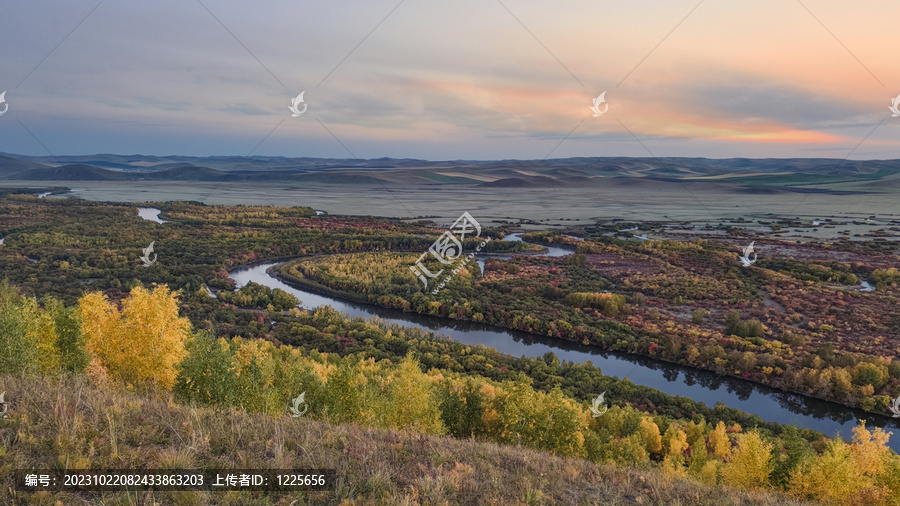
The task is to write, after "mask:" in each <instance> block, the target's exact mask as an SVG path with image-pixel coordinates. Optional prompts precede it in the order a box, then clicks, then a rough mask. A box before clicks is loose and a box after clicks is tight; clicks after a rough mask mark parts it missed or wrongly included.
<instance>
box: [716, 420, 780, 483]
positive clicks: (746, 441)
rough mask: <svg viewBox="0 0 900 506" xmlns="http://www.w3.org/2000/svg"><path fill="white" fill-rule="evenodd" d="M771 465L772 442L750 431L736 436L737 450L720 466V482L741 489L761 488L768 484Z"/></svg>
mask: <svg viewBox="0 0 900 506" xmlns="http://www.w3.org/2000/svg"><path fill="white" fill-rule="evenodd" d="M772 466H773V462H772V444H771V443H768V442H766V441H765V440H764V439H763V438H762V437H761V436H760V435H759V434H758V433H756V432H753V431H751V432H748V433H746V434H743V435H741V436H740V437H739V438H738V447H737V450H735V451H734V452H732V454H731V457H730V458H729V459H728V462H727V463H726V464H725V465H724V466H723V467H722V482H723V483H725V484H727V485H731V486H732V487H737V488H743V489H751V488H763V487H766V486H768V483H769V475H770V474H772Z"/></svg>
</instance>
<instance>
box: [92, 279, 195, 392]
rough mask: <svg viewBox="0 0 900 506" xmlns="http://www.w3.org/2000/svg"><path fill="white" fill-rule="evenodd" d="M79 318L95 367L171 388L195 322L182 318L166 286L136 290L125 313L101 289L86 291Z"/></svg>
mask: <svg viewBox="0 0 900 506" xmlns="http://www.w3.org/2000/svg"><path fill="white" fill-rule="evenodd" d="M78 316H79V317H80V319H81V322H82V332H83V334H84V341H85V347H86V348H87V350H88V352H89V353H90V354H91V358H92V364H93V365H94V366H95V367H99V368H100V369H102V370H103V371H105V373H106V374H107V375H108V376H109V377H110V378H115V379H121V380H122V381H124V382H125V383H126V384H130V385H136V384H138V383H143V382H147V381H151V382H155V383H157V384H158V385H160V386H161V387H163V388H166V389H171V388H172V385H173V384H174V383H175V375H176V372H177V371H176V370H175V366H176V365H177V364H178V363H179V362H181V360H182V358H184V356H185V355H186V352H185V341H186V340H187V337H188V334H189V332H190V322H189V321H188V319H187V318H181V317H179V316H178V298H177V295H176V294H175V293H173V292H172V291H171V290H169V288H168V287H167V286H158V287H156V288H154V289H153V290H152V291H150V290H147V289H146V288H144V287H141V286H138V287H135V288H133V289H132V290H131V296H130V297H128V298H127V299H124V300H123V301H122V309H121V311H120V310H119V308H118V307H116V305H115V304H113V303H111V302H110V301H109V300H108V299H107V297H106V296H105V295H103V294H102V293H100V292H94V293H89V294H86V295H84V296H83V297H81V299H80V300H79V301H78Z"/></svg>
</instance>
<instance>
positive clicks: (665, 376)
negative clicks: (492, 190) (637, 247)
mask: <svg viewBox="0 0 900 506" xmlns="http://www.w3.org/2000/svg"><path fill="white" fill-rule="evenodd" d="M504 239H505V240H521V238H520V237H518V235H514V236H507V237H505V238H504ZM569 253H571V250H569V249H566V248H561V247H551V248H549V251H548V252H547V253H545V255H547V256H563V255H566V254H569ZM494 258H502V257H498V256H494ZM479 261H480V263H483V261H484V259H483V258H480V259H479ZM278 264H279V262H269V263H262V264H258V265H254V266H250V267H245V268H241V269H237V270H235V271H232V272H231V273H230V276H231V277H232V278H233V279H234V280H235V281H236V282H237V285H238V287H241V286H243V285H245V284H246V283H247V282H249V281H254V282H256V283H259V284H262V285H266V286H269V287H271V288H281V289H282V290H284V291H286V292H289V293H291V294H293V295H295V296H297V297H298V298H299V299H300V301H301V306H302V307H304V308H307V309H313V308H316V307H318V306H322V305H329V306H331V307H332V308H334V309H335V310H337V311H340V312H342V313H345V314H347V315H349V316H351V317H361V318H371V317H378V318H381V319H383V320H385V321H387V322H389V323H395V324H398V325H404V326H407V327H417V328H420V329H422V330H425V331H431V332H437V333H440V334H442V335H446V336H449V337H450V338H451V339H453V340H456V341H459V342H462V343H465V344H468V345H472V346H477V345H484V346H487V347H490V348H494V349H496V350H498V351H500V352H501V353H505V354H508V355H512V356H516V357H518V356H523V355H524V356H527V357H541V356H543V355H544V354H545V353H548V352H553V353H555V354H556V356H557V357H559V359H560V360H561V361H562V360H569V361H571V362H575V363H582V362H585V361H590V362H591V363H592V364H593V365H594V366H596V367H599V368H600V370H602V371H603V374H605V375H607V376H616V377H618V378H625V377H627V378H628V379H629V380H630V381H631V382H632V383H635V384H638V385H644V386H648V387H651V388H655V389H657V390H660V391H662V392H665V393H667V394H670V395H683V396H685V397H689V398H691V399H693V400H695V401H700V402H703V403H705V404H706V405H707V406H710V407H712V406H714V405H715V404H716V403H723V404H725V405H726V406H728V407H732V408H736V409H740V410H742V411H745V412H747V413H751V414H754V415H757V416H759V417H760V418H762V419H764V420H767V421H771V422H777V423H782V424H793V425H797V426H800V427H805V428H809V429H813V430H817V431H819V432H822V433H824V434H825V435H828V436H834V435H835V434H836V433H838V432H840V434H841V436H843V437H845V438H849V437H850V435H851V432H850V430H851V429H852V428H853V427H854V426H856V424H857V419H865V420H866V425H867V426H869V427H872V426H877V427H886V428H888V429H896V428H900V425H898V424H897V421H896V420H893V419H891V418H889V417H887V416H878V415H872V414H870V413H866V412H864V411H860V410H856V409H852V408H848V407H845V406H841V405H838V404H834V403H830V402H825V401H821V400H818V399H812V398H809V397H806V396H803V395H798V394H792V393H788V392H783V391H779V390H775V389H773V388H769V387H766V386H763V385H758V384H755V383H752V382H749V381H745V380H742V379H739V378H731V377H721V376H717V375H716V374H714V373H712V372H709V371H703V370H699V369H694V368H690V367H683V366H679V365H675V364H671V363H667V362H661V361H658V360H654V359H650V358H646V357H639V356H632V355H626V354H621V353H611V352H604V351H602V350H599V349H596V348H594V347H589V346H583V345H580V344H577V343H569V342H566V341H561V340H556V339H549V338H542V337H540V336H535V335H532V334H528V333H526V332H521V331H516V330H507V329H503V328H499V327H493V326H490V325H485V324H480V323H475V322H466V321H457V320H451V319H445V318H438V317H434V316H428V315H419V314H415V313H405V312H402V311H399V310H394V309H387V308H381V307H378V306H373V305H369V304H361V303H356V302H351V301H347V300H342V299H337V298H334V297H330V296H327V295H323V294H320V293H315V292H312V291H309V290H305V289H302V288H298V287H294V286H290V285H288V284H286V283H284V282H283V281H281V280H279V279H278V278H276V277H274V276H272V275H270V274H269V273H268V270H269V269H270V268H271V267H273V266H275V265H278ZM597 393H598V394H599V393H600V392H597ZM892 432H893V431H892ZM890 446H891V448H893V449H894V451H898V452H900V438H897V437H894V438H892V439H891V441H890Z"/></svg>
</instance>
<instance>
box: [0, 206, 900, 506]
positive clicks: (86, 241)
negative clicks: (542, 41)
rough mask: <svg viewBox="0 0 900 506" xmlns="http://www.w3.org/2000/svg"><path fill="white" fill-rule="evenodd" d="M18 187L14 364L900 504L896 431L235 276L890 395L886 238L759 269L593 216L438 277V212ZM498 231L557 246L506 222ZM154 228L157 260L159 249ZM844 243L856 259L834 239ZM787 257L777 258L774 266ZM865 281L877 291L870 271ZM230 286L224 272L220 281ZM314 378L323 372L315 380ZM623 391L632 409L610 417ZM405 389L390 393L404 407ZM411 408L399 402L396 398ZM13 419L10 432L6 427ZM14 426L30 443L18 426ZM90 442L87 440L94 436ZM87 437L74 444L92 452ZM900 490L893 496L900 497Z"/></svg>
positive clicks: (864, 398)
mask: <svg viewBox="0 0 900 506" xmlns="http://www.w3.org/2000/svg"><path fill="white" fill-rule="evenodd" d="M152 205H153V206H154V207H158V208H160V209H162V210H163V217H164V219H166V220H168V223H166V224H164V225H160V224H156V223H153V222H149V221H146V220H142V219H141V218H139V217H138V216H137V212H136V206H134V205H124V204H98V203H90V202H79V201H71V200H52V199H37V198H35V197H34V196H32V195H24V194H16V193H10V194H7V195H5V198H3V199H2V200H0V236H2V237H3V238H4V243H3V245H0V278H2V279H4V280H5V281H4V282H3V284H2V286H0V339H2V340H3V346H4V348H5V349H8V350H9V352H8V353H6V354H4V355H3V356H0V373H2V374H24V375H40V376H50V377H54V376H65V375H76V376H81V375H83V376H85V377H86V378H89V379H90V381H92V382H95V383H97V384H102V385H107V386H109V387H110V388H113V387H115V386H116V385H118V386H120V387H122V388H126V389H131V390H137V391H141V390H142V389H152V390H158V391H164V392H171V393H172V394H173V395H174V396H175V398H176V399H177V400H178V402H181V403H183V404H185V405H191V404H203V405H210V406H223V407H236V408H241V409H246V410H248V411H252V412H259V413H267V414H270V415H273V416H278V415H283V414H284V413H285V410H286V407H287V406H288V405H290V403H291V400H292V399H295V398H297V396H298V395H300V394H301V393H303V394H304V399H305V400H306V402H307V403H308V405H309V413H308V415H309V416H310V417H313V418H316V419H321V420H324V421H328V422H329V423H358V424H363V425H367V426H372V427H381V428H398V429H403V430H409V431H413V432H417V433H422V434H432V435H437V434H446V435H452V436H454V437H458V438H475V439H478V440H484V441H493V442H498V443H502V444H508V445H521V446H524V447H529V448H534V449H539V450H543V451H548V452H552V453H555V454H558V455H563V456H569V457H577V458H585V459H588V460H591V461H594V462H615V463H617V464H620V465H625V466H634V467H637V468H640V467H642V466H651V467H654V468H656V469H660V470H662V471H663V472H665V473H667V475H669V476H673V477H688V478H690V479H692V480H697V481H698V482H701V483H705V484H708V485H710V486H720V485H725V486H733V487H738V488H747V489H770V488H771V489H777V490H782V491H785V492H787V493H790V494H793V495H795V496H796V497H799V498H810V499H819V500H823V501H835V502H847V501H850V500H851V499H853V500H857V499H859V500H864V501H863V502H861V504H879V503H880V504H895V503H896V499H894V497H895V496H896V497H900V460H898V459H900V457H898V456H897V455H896V454H894V452H892V451H891V450H890V449H889V448H887V446H886V442H887V437H888V435H887V434H886V433H885V432H884V431H882V430H881V429H878V428H875V429H869V428H866V427H865V426H863V425H861V426H859V427H857V429H855V430H854V432H853V434H852V435H845V436H847V437H848V438H849V439H848V440H847V441H843V440H840V439H830V438H828V437H825V436H824V435H822V434H818V433H815V432H812V431H809V430H803V429H798V428H797V427H792V426H784V425H778V424H774V423H768V422H765V421H763V420H761V419H760V418H758V417H755V416H751V415H748V414H746V413H743V412H740V411H738V410H734V409H730V408H726V407H725V406H721V405H717V406H714V407H712V408H710V407H707V406H705V405H703V404H701V403H696V402H694V401H692V400H690V399H686V398H683V397H674V396H669V395H665V394H662V393H660V392H658V391H655V390H652V389H649V388H646V387H641V386H638V385H634V384H632V383H631V382H629V381H627V380H618V379H616V378H612V377H608V376H604V375H603V374H602V371H600V370H599V369H598V368H596V367H594V366H592V365H590V364H589V363H586V364H573V363H570V362H565V361H560V360H558V359H557V357H556V356H554V355H553V354H552V353H551V354H547V355H545V356H544V357H542V358H539V359H538V358H524V357H523V358H514V357H510V356H506V355H502V354H500V353H498V352H496V351H495V350H492V349H488V348H483V347H470V346H466V345H464V344H461V343H456V342H453V341H450V340H447V339H443V338H440V337H439V336H436V335H433V334H428V333H425V332H421V331H418V330H415V329H408V328H403V327H399V326H395V325H388V324H386V323H384V322H379V321H369V322H364V321H361V320H349V319H347V318H346V317H343V316H342V315H341V314H339V313H337V312H335V311H334V310H332V309H330V308H327V307H323V308H319V309H317V310H316V311H313V312H310V311H305V310H301V309H298V308H297V307H296V306H297V305H298V303H299V302H302V301H297V300H296V298H294V297H293V296H291V295H290V294H288V293H286V292H283V291H281V290H271V289H269V288H267V287H264V286H262V285H256V284H248V285H245V286H243V287H242V288H241V289H240V290H234V288H235V283H234V281H233V280H232V279H230V278H229V276H228V271H229V270H230V269H233V268H235V267H237V266H242V265H247V264H251V263H254V262H259V261H264V260H273V259H283V260H288V259H291V258H296V259H295V260H293V261H290V262H288V263H286V264H284V265H283V266H282V267H281V269H280V271H279V273H278V274H279V276H281V277H282V279H285V280H288V281H290V282H292V283H297V284H301V285H305V286H314V287H316V288H317V289H320V290H323V291H326V292H328V293H334V294H337V295H340V296H342V297H346V298H349V299H354V300H360V301H364V302H368V303H372V304H378V305H382V306H385V307H393V308H398V309H402V310H406V311H414V312H418V313H423V314H431V315H435V316H439V317H445V318H450V319H460V320H473V321H481V322H485V323H490V324H494V325H498V326H502V327H507V328H513V329H518V330H523V331H526V332H531V333H534V334H537V335H542V336H547V337H550V338H555V339H565V340H570V341H575V342H580V343H583V344H586V345H592V346H598V347H601V348H604V349H610V350H617V351H623V352H628V353H633V354H640V355H646V356H651V357H657V358H662V359H665V360H670V361H673V362H680V363H684V364H689V365H692V366H695V367H699V368H704V369H710V370H713V371H716V372H717V373H719V374H722V375H735V376H741V377H744V378H746V379H749V380H752V381H756V382H759V383H764V384H769V385H772V386H775V387H777V388H782V389H784V390H789V391H798V392H803V393H805V394H808V395H811V396H816V397H820V398H823V399H828V400H832V401H835V402H840V403H843V404H847V405H852V406H859V407H862V408H863V409H867V410H870V411H875V412H884V411H885V410H886V408H887V406H888V405H889V404H890V401H891V399H892V398H893V397H896V396H897V395H900V361H898V360H895V359H894V358H893V357H897V356H898V354H897V351H898V350H897V349H896V347H897V346H898V345H897V343H896V339H895V337H896V335H897V333H898V327H900V321H897V316H896V312H895V311H893V310H892V308H895V307H896V305H897V302H898V300H897V299H898V295H900V290H898V283H900V275H898V274H897V270H896V268H894V267H892V265H895V260H896V257H895V256H894V255H892V254H891V253H890V252H887V251H885V250H884V248H873V247H870V246H864V245H858V244H855V243H839V244H830V245H816V244H807V245H802V246H797V245H791V246H788V245H786V244H785V245H783V248H784V249H785V251H786V252H787V251H790V252H792V253H793V254H792V255H785V258H786V259H785V260H779V261H776V260H768V261H767V260H764V259H763V260H760V262H759V265H758V266H754V267H752V268H750V269H742V268H741V267H740V266H739V263H738V262H737V261H736V253H735V252H734V251H733V248H731V247H730V244H728V243H726V242H724V241H716V240H708V239H697V240H694V241H692V242H682V241H666V240H661V241H644V242H633V241H626V240H622V239H619V238H616V237H611V236H609V235H606V234H604V233H602V232H601V230H599V229H597V230H593V229H590V228H588V229H585V230H583V231H582V233H583V235H584V240H583V241H578V240H575V239H572V238H570V237H567V236H564V235H562V234H555V233H535V234H526V236H525V237H526V239H527V240H531V241H534V242H538V243H543V244H556V245H559V244H563V245H566V246H569V247H571V248H574V249H575V253H574V254H572V255H568V256H565V257H556V258H550V257H542V256H535V255H520V256H516V257H514V258H512V259H509V260H504V259H497V258H489V259H487V261H486V264H485V269H484V272H480V269H479V268H478V267H477V265H476V264H474V263H472V264H470V270H461V271H460V272H459V275H457V276H455V277H453V279H452V280H451V281H450V282H449V283H448V284H447V285H446V286H445V287H444V288H443V289H442V290H441V291H440V292H439V293H438V294H437V295H436V296H431V295H430V293H426V292H425V290H424V289H423V287H422V286H421V284H420V282H419V280H418V279H417V278H416V277H415V275H414V274H413V273H412V272H411V271H410V269H409V266H410V265H412V264H413V263H414V261H415V259H416V258H417V257H418V256H419V255H421V252H423V251H426V250H427V249H428V247H429V246H430V245H431V243H432V242H433V241H434V239H435V238H436V237H437V236H438V235H439V234H440V232H441V231H440V230H439V228H437V227H435V226H434V224H432V223H430V222H426V221H399V220H385V219H375V218H360V217H341V216H327V215H326V216H316V214H315V212H314V211H313V210H312V209H309V208H304V207H292V208H278V207H256V206H235V207H227V206H205V205H202V204H198V203H190V202H182V203H153V204H152ZM508 232H509V229H489V230H488V229H486V230H485V231H484V235H486V236H488V237H492V238H493V239H494V240H492V241H490V242H489V243H488V244H489V245H491V248H493V249H492V252H504V253H510V252H517V253H528V252H532V253H533V252H534V251H535V249H534V247H533V246H530V245H527V244H523V243H514V242H511V241H501V240H497V239H499V238H502V237H503V236H504V235H505V234H506V233H508ZM151 242H154V243H155V246H156V253H157V254H158V261H157V262H156V263H155V264H153V265H152V266H150V267H143V266H142V262H141V261H140V256H141V254H142V251H143V248H145V247H146V246H147V245H148V244H150V243H151ZM835 251H837V252H839V253H840V255H839V257H840V258H842V260H834V259H833V258H832V259H829V258H831V257H829V256H828V255H829V254H831V253H833V252H835ZM766 262H768V263H766ZM860 279H867V280H871V281H874V283H873V284H874V285H875V287H876V289H875V291H873V292H871V293H863V292H859V291H854V290H851V289H849V288H848V286H847V285H848V284H850V283H855V282H856V281H858V280H860ZM207 287H209V288H210V289H212V290H213V291H214V292H216V295H217V296H218V298H216V297H213V296H211V295H210V292H209V291H208V290H207ZM298 385H302V390H298V388H300V387H298ZM601 392H605V393H606V395H607V399H608V404H609V410H608V411H607V412H606V413H605V414H604V415H603V416H600V417H593V416H591V411H590V410H589V406H590V405H591V401H592V399H594V398H595V397H596V396H597V395H598V394H599V393H601ZM388 407H391V408H390V409H389V408H388ZM395 408H396V409H395ZM4 434H8V433H4ZM3 444H4V445H7V444H11V443H10V442H9V441H6V442H4V443H3ZM87 444H88V443H87V442H84V445H87ZM84 448H86V446H85V447H81V449H79V447H78V445H75V447H72V448H70V447H67V449H66V451H67V452H71V453H72V455H71V457H72V459H74V460H77V459H78V458H81V459H84V458H85V457H84V455H83V454H80V453H79V452H82V453H83V452H84V451H86V450H84ZM892 501H894V502H892Z"/></svg>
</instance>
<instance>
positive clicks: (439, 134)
mask: <svg viewBox="0 0 900 506" xmlns="http://www.w3.org/2000/svg"><path fill="white" fill-rule="evenodd" d="M2 9H3V12H2V13H0V69H2V70H0V92H2V91H4V90H5V91H6V94H5V100H6V104H5V105H3V104H0V111H2V110H3V108H4V107H7V106H8V110H7V112H6V113H5V114H3V115H2V116H0V151H2V152H8V153H18V154H28V155H47V154H53V155H57V156H58V155H76V154H94V153H116V154H147V155H193V156H206V155H238V156H245V155H250V154H252V155H262V156H291V157H301V156H309V157H328V158H347V157H354V158H379V157H394V158H422V159H429V160H458V159H544V158H566V157H575V156H640V157H646V156H660V157H662V156H691V157H694V156H698V157H709V158H728V157H750V158H769V157H828V158H848V157H849V158H850V159H900V117H892V113H891V111H890V110H889V107H890V106H891V104H892V100H893V99H894V98H895V97H898V96H900V65H898V62H900V58H898V53H900V49H898V48H900V30H898V23H900V2H897V0H872V1H868V2H862V3H855V2H843V1H822V0H779V1H774V0H732V1H728V2H721V1H718V2H716V1H712V0H703V1H698V0H688V1H683V0H670V1H665V2H663V1H660V0H657V1H645V0H632V1H628V2H609V1H598V0H593V1H583V0H559V1H554V2H547V1H543V2H540V1H532V0H500V1H497V0H488V1H484V0H482V1H474V0H454V1H452V2H448V1H445V2H438V1H436V0H429V1H423V0H403V1H398V0H366V1H357V0H345V1H339V2H302V1H296V0H269V1H266V0H257V1H254V2H244V1H240V2H239V1H221V0H199V1H198V0H179V1H172V0H154V1H153V2H131V1H124V0H104V1H102V2H100V1H98V0H84V1H83V0H66V1H46V0H29V1H27V2H8V3H5V4H4V5H3V7H2ZM300 92H304V95H303V98H304V103H305V105H306V107H307V109H306V111H305V112H304V113H303V114H302V115H300V116H297V117H292V113H291V111H290V110H289V106H290V105H291V101H292V99H293V98H294V97H296V96H297V95H298V94H300ZM603 92H606V94H605V96H604V97H605V103H604V104H602V105H601V106H600V110H601V111H605V112H604V114H602V115H599V116H594V115H593V113H592V111H591V109H590V107H591V105H592V103H593V100H594V98H595V97H597V96H599V95H600V94H601V93H603ZM897 100H898V102H900V98H898V99H897ZM301 108H302V107H301Z"/></svg>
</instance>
